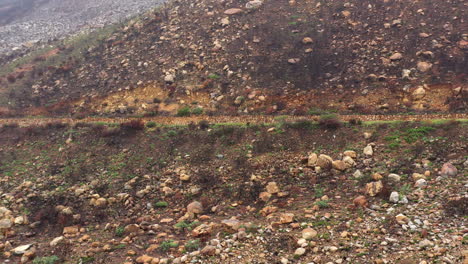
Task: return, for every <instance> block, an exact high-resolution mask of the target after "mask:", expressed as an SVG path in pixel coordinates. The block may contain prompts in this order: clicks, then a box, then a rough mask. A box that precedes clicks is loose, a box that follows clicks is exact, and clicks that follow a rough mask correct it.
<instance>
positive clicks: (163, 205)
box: [154, 201, 169, 208]
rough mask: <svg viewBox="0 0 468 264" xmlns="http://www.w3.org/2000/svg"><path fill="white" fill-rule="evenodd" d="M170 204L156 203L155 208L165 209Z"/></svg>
mask: <svg viewBox="0 0 468 264" xmlns="http://www.w3.org/2000/svg"><path fill="white" fill-rule="evenodd" d="M168 205H169V204H168V203H167V202H165V201H159V202H156V203H155V204H154V207H157V208H164V207H167V206H168Z"/></svg>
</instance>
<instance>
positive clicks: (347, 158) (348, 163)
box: [343, 156, 356, 168]
mask: <svg viewBox="0 0 468 264" xmlns="http://www.w3.org/2000/svg"><path fill="white" fill-rule="evenodd" d="M343 162H344V163H345V164H346V166H347V167H348V168H351V167H354V166H356V162H355V161H354V160H353V158H351V157H350V156H344V158H343Z"/></svg>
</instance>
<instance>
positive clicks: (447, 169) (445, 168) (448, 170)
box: [440, 163, 458, 177]
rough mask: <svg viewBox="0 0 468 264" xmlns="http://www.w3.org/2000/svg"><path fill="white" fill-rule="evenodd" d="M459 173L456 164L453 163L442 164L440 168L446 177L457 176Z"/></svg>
mask: <svg viewBox="0 0 468 264" xmlns="http://www.w3.org/2000/svg"><path fill="white" fill-rule="evenodd" d="M457 173H458V170H457V168H456V167H455V166H453V165H452V164H451V163H445V164H444V165H442V169H441V170H440V174H441V175H442V176H444V177H448V176H450V177H453V176H456V175H457Z"/></svg>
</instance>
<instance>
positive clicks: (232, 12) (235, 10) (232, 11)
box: [224, 8, 242, 16]
mask: <svg viewBox="0 0 468 264" xmlns="http://www.w3.org/2000/svg"><path fill="white" fill-rule="evenodd" d="M240 13H242V9H240V8H229V9H228V10H226V11H224V14H225V15H228V16H232V15H236V14H240Z"/></svg>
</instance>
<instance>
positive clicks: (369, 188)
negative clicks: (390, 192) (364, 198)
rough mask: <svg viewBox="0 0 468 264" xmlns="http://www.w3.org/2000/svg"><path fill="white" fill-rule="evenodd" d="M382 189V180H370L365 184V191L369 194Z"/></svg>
mask: <svg viewBox="0 0 468 264" xmlns="http://www.w3.org/2000/svg"><path fill="white" fill-rule="evenodd" d="M382 189H383V184H382V181H376V182H370V183H368V184H366V193H367V194H369V195H370V196H376V195H377V194H379V193H380V192H381V191H382Z"/></svg>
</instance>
